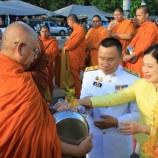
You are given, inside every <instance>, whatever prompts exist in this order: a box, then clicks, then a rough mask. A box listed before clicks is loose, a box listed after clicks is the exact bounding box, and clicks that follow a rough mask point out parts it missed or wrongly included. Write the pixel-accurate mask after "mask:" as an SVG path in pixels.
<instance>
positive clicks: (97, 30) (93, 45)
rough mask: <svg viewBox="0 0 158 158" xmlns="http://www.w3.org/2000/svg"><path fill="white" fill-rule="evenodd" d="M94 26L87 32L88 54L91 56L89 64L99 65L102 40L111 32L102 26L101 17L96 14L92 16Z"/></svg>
mask: <svg viewBox="0 0 158 158" xmlns="http://www.w3.org/2000/svg"><path fill="white" fill-rule="evenodd" d="M92 22H93V27H92V28H90V29H89V31H88V32H87V34H86V42H87V47H86V49H87V51H86V52H87V56H89V57H90V64H89V65H87V66H95V65H98V48H99V44H100V42H101V41H102V40H103V39H105V38H108V37H110V34H109V32H108V30H107V29H106V28H104V27H103V26H101V17H100V16H99V15H94V16H93V18H92Z"/></svg>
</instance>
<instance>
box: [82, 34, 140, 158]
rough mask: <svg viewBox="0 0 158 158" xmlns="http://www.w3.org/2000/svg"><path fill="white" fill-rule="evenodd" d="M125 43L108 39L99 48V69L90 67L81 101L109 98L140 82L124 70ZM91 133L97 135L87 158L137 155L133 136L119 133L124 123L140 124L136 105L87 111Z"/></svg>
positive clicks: (87, 69)
mask: <svg viewBox="0 0 158 158" xmlns="http://www.w3.org/2000/svg"><path fill="white" fill-rule="evenodd" d="M121 58H122V46H121V43H120V42H119V41H118V40H117V39H115V38H112V37H110V38H106V39H104V40H103V41H102V42H101V43H100V45H99V49H98V62H99V65H98V66H91V67H87V68H86V70H85V72H84V76H83V82H82V90H81V96H80V98H84V97H87V96H98V95H107V94H111V93H114V92H118V91H120V90H122V89H125V88H127V87H128V86H129V85H131V84H132V83H133V82H134V81H136V80H137V79H138V77H137V76H136V75H133V74H132V72H130V71H128V70H126V69H124V68H122V66H120V65H119V64H120V61H121ZM79 111H80V112H83V113H85V112H86V113H87V116H86V119H87V121H88V124H89V128H90V133H93V149H92V150H91V152H90V153H88V154H87V158H96V157H97V158H116V157H117V158H129V157H130V155H131V154H132V152H133V144H132V137H131V136H124V135H123V134H120V133H119V132H118V127H119V125H120V122H122V121H138V119H139V112H138V109H137V105H136V102H130V103H126V104H122V105H120V106H118V107H109V108H93V109H91V110H90V111H85V109H84V108H82V107H79Z"/></svg>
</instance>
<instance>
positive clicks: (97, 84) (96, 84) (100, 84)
mask: <svg viewBox="0 0 158 158" xmlns="http://www.w3.org/2000/svg"><path fill="white" fill-rule="evenodd" d="M93 85H94V86H96V87H102V83H99V82H93Z"/></svg>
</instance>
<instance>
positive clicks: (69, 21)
mask: <svg viewBox="0 0 158 158" xmlns="http://www.w3.org/2000/svg"><path fill="white" fill-rule="evenodd" d="M67 24H68V25H69V26H70V27H71V28H73V27H74V26H75V25H77V24H79V20H78V17H77V16H76V15H75V14H70V15H69V16H68V17H67Z"/></svg>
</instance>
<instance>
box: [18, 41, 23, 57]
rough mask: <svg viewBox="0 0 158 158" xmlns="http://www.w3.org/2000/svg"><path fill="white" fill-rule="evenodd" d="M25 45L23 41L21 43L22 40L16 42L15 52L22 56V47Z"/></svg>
mask: <svg viewBox="0 0 158 158" xmlns="http://www.w3.org/2000/svg"><path fill="white" fill-rule="evenodd" d="M24 46H25V43H23V42H19V43H18V44H17V53H18V55H19V56H22V55H23V51H22V50H23V47H24Z"/></svg>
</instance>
